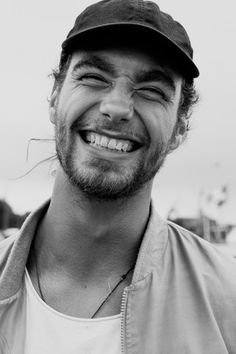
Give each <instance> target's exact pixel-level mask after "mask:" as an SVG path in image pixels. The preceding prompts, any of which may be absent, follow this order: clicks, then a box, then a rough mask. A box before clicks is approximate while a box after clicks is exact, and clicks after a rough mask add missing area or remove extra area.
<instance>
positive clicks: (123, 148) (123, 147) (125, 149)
mask: <svg viewBox="0 0 236 354" xmlns="http://www.w3.org/2000/svg"><path fill="white" fill-rule="evenodd" d="M127 149H128V144H127V143H125V144H124V145H123V146H122V150H123V151H127Z"/></svg>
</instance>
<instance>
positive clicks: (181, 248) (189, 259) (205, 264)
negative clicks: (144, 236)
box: [167, 221, 236, 296]
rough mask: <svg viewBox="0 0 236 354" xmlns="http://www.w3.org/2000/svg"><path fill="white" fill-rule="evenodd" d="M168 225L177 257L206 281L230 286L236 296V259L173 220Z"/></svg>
mask: <svg viewBox="0 0 236 354" xmlns="http://www.w3.org/2000/svg"><path fill="white" fill-rule="evenodd" d="M167 225H168V245H169V248H170V249H171V253H172V255H174V257H175V259H176V260H177V261H179V262H180V263H182V264H184V266H186V267H187V268H188V269H189V270H191V271H192V273H193V274H194V273H195V274H197V275H198V276H199V275H200V276H201V277H202V278H204V279H205V280H206V281H208V282H211V283H212V284H213V283H214V284H218V285H220V286H221V287H222V286H223V284H225V286H229V287H230V288H232V290H233V291H234V293H235V296H236V259H235V258H234V257H233V256H231V255H228V254H225V253H224V252H223V251H221V250H219V249H217V248H216V247H215V246H214V245H213V244H212V243H210V242H208V241H206V240H204V239H202V238H201V237H199V236H197V235H195V234H193V233H192V232H190V231H188V230H186V229H184V228H182V227H180V226H178V225H176V224H174V223H172V222H169V221H168V222H167Z"/></svg>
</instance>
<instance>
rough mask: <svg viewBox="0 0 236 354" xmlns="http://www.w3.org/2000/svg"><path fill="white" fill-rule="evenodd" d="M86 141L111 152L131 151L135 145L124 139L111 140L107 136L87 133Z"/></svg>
mask: <svg viewBox="0 0 236 354" xmlns="http://www.w3.org/2000/svg"><path fill="white" fill-rule="evenodd" d="M85 139H86V141H88V142H90V144H91V145H96V146H102V147H105V148H107V149H111V150H118V151H125V152H126V151H130V150H131V149H132V145H133V143H132V142H131V141H129V140H123V139H114V138H112V139H110V138H108V137H107V136H105V135H100V134H97V133H93V132H86V136H85Z"/></svg>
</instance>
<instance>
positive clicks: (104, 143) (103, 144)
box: [101, 136, 109, 147]
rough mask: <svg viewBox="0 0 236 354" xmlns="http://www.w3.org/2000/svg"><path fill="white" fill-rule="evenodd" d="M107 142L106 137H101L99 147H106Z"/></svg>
mask: <svg viewBox="0 0 236 354" xmlns="http://www.w3.org/2000/svg"><path fill="white" fill-rule="evenodd" d="M108 142H109V140H108V138H107V137H106V136H102V139H101V145H102V146H104V147H107V144H108Z"/></svg>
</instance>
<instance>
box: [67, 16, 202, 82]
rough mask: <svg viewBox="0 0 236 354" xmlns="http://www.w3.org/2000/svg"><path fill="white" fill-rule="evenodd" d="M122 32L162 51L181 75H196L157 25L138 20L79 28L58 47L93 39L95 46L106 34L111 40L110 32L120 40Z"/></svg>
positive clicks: (186, 57) (189, 61)
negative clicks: (148, 24) (141, 22)
mask: <svg viewBox="0 0 236 354" xmlns="http://www.w3.org/2000/svg"><path fill="white" fill-rule="evenodd" d="M123 35H125V36H124V38H123V39H124V40H127V38H129V39H130V38H131V39H132V41H134V43H138V44H141V43H142V44H143V45H145V46H146V47H149V49H151V50H152V52H153V53H154V54H156V55H157V57H158V54H159V55H162V57H163V55H164V56H165V57H166V58H167V59H168V61H169V63H173V65H175V66H176V67H178V69H179V70H180V71H181V74H182V75H183V76H184V77H186V78H188V79H189V78H190V79H193V78H196V77H198V76H199V70H198V68H197V66H196V65H195V64H194V62H193V60H192V59H191V57H190V56H189V55H188V54H187V53H186V52H185V51H184V50H183V49H182V48H181V47H180V46H178V45H177V44H176V43H174V42H173V41H172V40H171V39H170V38H168V37H167V36H165V35H164V34H163V33H162V32H160V31H158V30H157V29H154V28H153V27H149V26H147V25H142V24H140V23H139V24H137V23H126V22H125V23H124V22H122V23H109V24H104V25H99V26H95V27H92V28H88V29H84V30H80V31H79V32H77V33H74V34H71V35H70V37H68V38H67V39H66V40H65V41H64V42H63V43H62V48H63V50H65V51H72V50H75V49H77V48H79V45H82V44H86V45H88V44H90V43H95V44H96V45H97V46H99V45H102V44H103V42H104V41H106V40H107V38H109V40H111V39H112V38H113V37H112V36H114V37H115V38H119V41H120V42H122V36H123ZM118 36H119V37H118ZM114 42H115V41H114Z"/></svg>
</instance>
